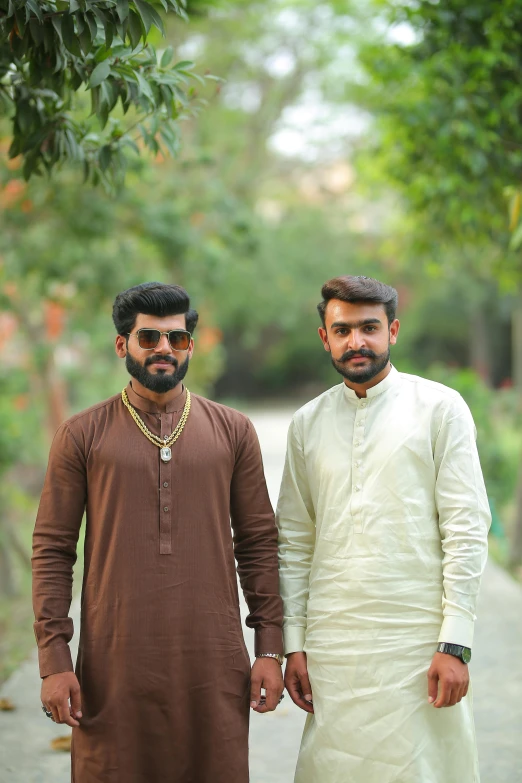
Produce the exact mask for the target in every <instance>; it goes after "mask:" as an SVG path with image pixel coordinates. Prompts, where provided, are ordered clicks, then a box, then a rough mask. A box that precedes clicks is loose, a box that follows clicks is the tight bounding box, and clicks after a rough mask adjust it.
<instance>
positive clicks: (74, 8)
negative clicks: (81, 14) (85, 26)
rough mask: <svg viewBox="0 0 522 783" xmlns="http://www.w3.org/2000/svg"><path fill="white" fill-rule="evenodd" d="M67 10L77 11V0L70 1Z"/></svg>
mask: <svg viewBox="0 0 522 783" xmlns="http://www.w3.org/2000/svg"><path fill="white" fill-rule="evenodd" d="M69 8H70V9H71V12H74V11H79V10H80V3H79V2H78V0H70V5H69Z"/></svg>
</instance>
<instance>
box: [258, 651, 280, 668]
mask: <svg viewBox="0 0 522 783" xmlns="http://www.w3.org/2000/svg"><path fill="white" fill-rule="evenodd" d="M256 658H275V659H276V661H277V662H278V664H279V665H280V666H282V665H283V663H284V662H285V659H284V656H283V655H279V653H258V655H256Z"/></svg>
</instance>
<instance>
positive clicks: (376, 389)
mask: <svg viewBox="0 0 522 783" xmlns="http://www.w3.org/2000/svg"><path fill="white" fill-rule="evenodd" d="M399 380H400V375H399V373H398V372H397V370H396V369H395V367H394V366H393V365H392V368H391V370H390V372H389V373H388V375H387V376H386V378H383V380H382V381H381V382H380V383H378V384H376V385H375V386H372V387H371V389H367V390H366V397H367V398H368V399H369V398H371V397H377V396H378V395H379V394H382V393H383V392H385V391H388V389H391V387H392V386H395V384H396V383H398V382H399ZM343 386H344V393H345V395H346V397H347V398H348V399H349V400H355V401H356V402H359V400H363V399H365V398H364V397H358V396H357V395H356V393H355V392H354V390H353V389H350V388H349V387H348V386H347V385H346V384H345V383H344V384H343Z"/></svg>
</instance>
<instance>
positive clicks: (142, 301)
mask: <svg viewBox="0 0 522 783" xmlns="http://www.w3.org/2000/svg"><path fill="white" fill-rule="evenodd" d="M139 313H144V314H145V315H156V316H158V318H164V317H165V316H167V315H183V314H184V315H185V322H186V325H187V331H189V332H190V333H192V332H193V331H194V329H195V328H196V324H197V322H198V314H197V312H196V311H195V310H191V309H190V299H189V296H188V294H187V292H186V291H185V289H184V288H182V287H181V286H180V285H166V284H165V283H141V285H135V286H133V288H128V289H127V290H126V291H122V292H121V293H120V294H118V296H117V297H116V299H115V300H114V305H113V307H112V320H113V321H114V326H115V327H116V331H117V332H118V334H122V335H125V334H129V332H132V330H133V329H134V325H135V323H136V318H137V317H138V315H139Z"/></svg>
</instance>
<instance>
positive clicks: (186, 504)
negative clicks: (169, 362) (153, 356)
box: [33, 385, 282, 783]
mask: <svg viewBox="0 0 522 783" xmlns="http://www.w3.org/2000/svg"><path fill="white" fill-rule="evenodd" d="M127 393H128V395H129V399H130V402H131V404H132V405H133V406H134V407H135V408H137V409H138V410H139V413H140V415H141V417H142V419H143V420H144V422H145V424H146V425H147V427H148V428H149V429H150V430H151V431H152V432H154V433H155V434H157V435H161V436H164V435H168V434H170V433H171V432H172V430H173V429H174V427H175V426H176V423H177V422H178V420H179V417H180V414H181V409H182V408H183V405H184V403H185V392H184V393H183V394H182V395H181V397H179V398H178V399H176V400H174V402H173V403H172V404H171V405H170V406H169V407H168V410H167V412H166V413H159V412H158V410H157V408H156V405H155V404H154V403H152V402H151V401H149V400H146V399H144V398H143V397H140V396H138V395H137V394H136V393H135V392H134V391H133V389H132V387H131V386H130V385H129V386H128V387H127ZM84 510H86V538H85V572H84V579H83V590H82V615H81V634H80V646H79V653H78V660H77V665H76V672H77V675H78V678H79V681H80V685H81V689H82V712H83V718H82V719H81V726H80V728H78V729H74V730H73V750H72V770H73V772H72V780H73V781H74V782H75V783H211V781H212V783H246V781H248V716H249V674H250V666H249V659H248V654H247V651H246V648H245V643H244V640H243V634H242V630H241V620H240V615H239V607H238V593H237V582H236V570H235V561H234V555H235V559H236V560H237V570H238V573H239V576H240V580H241V585H242V588H243V591H244V594H245V598H246V600H247V603H248V606H249V610H250V614H249V617H248V619H247V625H249V626H250V627H253V628H255V638H256V642H255V643H256V653H259V652H282V639H281V623H282V607H281V601H280V598H279V593H278V575H277V549H276V547H277V533H276V528H275V524H274V518H273V514H272V508H271V505H270V501H269V499H268V494H267V490H266V484H265V479H264V475H263V467H262V461H261V454H260V450H259V445H258V441H257V437H256V434H255V431H254V428H253V426H252V424H251V423H250V421H249V420H248V419H247V418H246V417H245V416H243V415H242V414H241V413H238V412H237V411H234V410H231V409H230V408H226V407H224V406H222V405H218V404H217V403H214V402H210V401H209V400H206V399H204V398H202V397H199V396H196V395H192V409H191V411H190V415H189V418H188V422H187V424H186V426H185V429H184V430H183V432H182V434H181V436H180V438H179V440H178V441H177V443H176V444H175V445H174V446H173V447H172V460H171V462H169V463H163V462H162V461H161V459H160V453H159V449H158V448H157V447H156V446H154V445H153V444H152V443H150V441H148V440H147V438H146V437H145V436H144V435H143V434H142V433H141V432H140V430H139V429H138V427H137V426H136V424H135V422H134V421H133V420H132V418H131V416H130V414H129V411H128V410H127V409H126V408H125V407H124V405H123V403H122V401H121V397H120V395H116V396H114V397H111V398H110V399H109V400H106V401H105V402H102V403H100V404H98V405H95V406H93V407H92V408H89V409H88V410H86V411H83V412H82V413H79V414H77V415H76V416H73V417H72V418H71V419H69V420H68V421H67V422H65V423H64V424H63V425H62V426H61V427H60V429H59V430H58V432H57V434H56V437H55V439H54V442H53V445H52V448H51V454H50V458H49V467H48V471H47V476H46V479H45V485H44V489H43V493H42V499H41V502H40V509H39V512H38V518H37V521H36V527H35V533H34V555H33V573H34V587H33V595H34V609H35V616H36V623H35V632H36V636H37V640H38V647H39V657H40V673H41V675H42V676H43V677H44V676H46V675H48V674H53V673H57V672H63V671H70V670H72V662H71V655H70V652H69V646H68V642H69V641H70V639H71V637H72V633H73V626H72V620H70V619H69V618H68V613H69V607H70V601H71V586H72V568H73V564H74V562H75V559H76V543H77V540H78V533H79V530H80V525H81V521H82V516H83V513H84ZM230 520H232V528H233V533H234V536H233V540H232V535H231V530H230Z"/></svg>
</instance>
